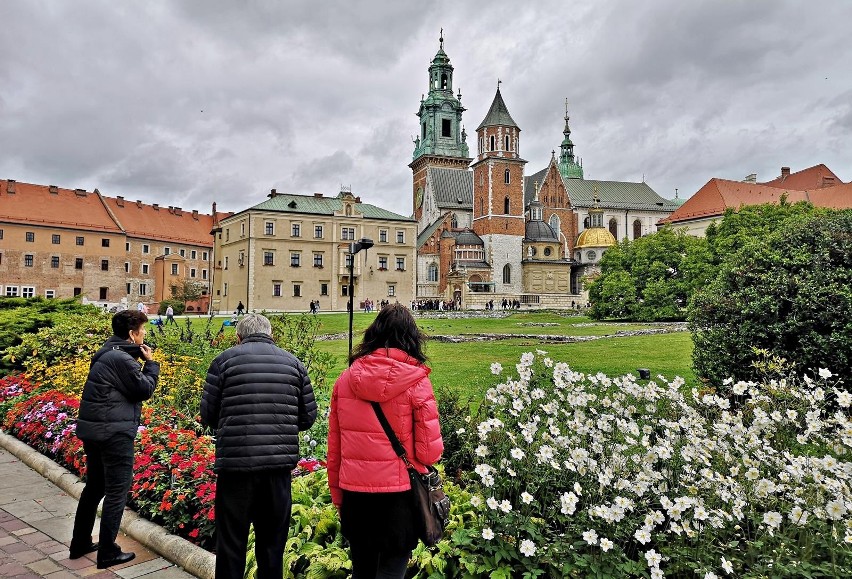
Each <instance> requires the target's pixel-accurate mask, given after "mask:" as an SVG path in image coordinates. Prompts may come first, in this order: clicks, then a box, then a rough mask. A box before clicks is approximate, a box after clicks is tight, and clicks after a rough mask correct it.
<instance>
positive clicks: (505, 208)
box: [503, 197, 509, 215]
mask: <svg viewBox="0 0 852 579" xmlns="http://www.w3.org/2000/svg"><path fill="white" fill-rule="evenodd" d="M503 214H504V215H508V214H509V198H508V197H506V198H505V199H504V200H503Z"/></svg>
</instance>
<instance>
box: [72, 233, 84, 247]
mask: <svg viewBox="0 0 852 579" xmlns="http://www.w3.org/2000/svg"><path fill="white" fill-rule="evenodd" d="M85 241H86V239H85V238H84V237H83V236H81V235H78V236H77V239H76V240H75V241H74V243H76V244H77V245H83V244H84V243H85Z"/></svg>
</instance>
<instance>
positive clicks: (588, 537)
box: [583, 529, 598, 545]
mask: <svg viewBox="0 0 852 579" xmlns="http://www.w3.org/2000/svg"><path fill="white" fill-rule="evenodd" d="M583 540H584V541H585V542H587V543H588V544H589V545H597V543H598V534H597V532H596V531H595V530H594V529H589V530H588V531H584V532H583Z"/></svg>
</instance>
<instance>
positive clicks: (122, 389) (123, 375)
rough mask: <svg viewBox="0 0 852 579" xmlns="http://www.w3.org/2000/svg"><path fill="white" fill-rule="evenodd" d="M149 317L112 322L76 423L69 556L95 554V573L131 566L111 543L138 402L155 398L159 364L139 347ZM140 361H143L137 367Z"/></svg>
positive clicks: (127, 479) (132, 314)
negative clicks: (78, 449) (77, 464)
mask: <svg viewBox="0 0 852 579" xmlns="http://www.w3.org/2000/svg"><path fill="white" fill-rule="evenodd" d="M147 321H148V316H146V315H145V314H144V313H143V312H140V311H132V310H125V311H123V312H118V313H117V314H115V315H114V316H113V317H112V332H113V336H112V337H110V338H109V339H108V340H107V341H106V342H105V343H104V345H103V346H101V348H100V350H98V351H97V352H96V353H95V355H94V356H93V357H92V363H91V365H90V367H89V375H88V377H87V378H86V383H85V385H84V386H83V396H82V398H81V399H80V411H79V415H78V418H77V431H76V432H77V437H78V438H79V439H80V440H82V441H83V450H84V451H85V453H86V487H85V488H84V489H83V492H82V494H81V495H80V502H79V503H78V505H77V514H76V515H75V517H74V530H73V532H72V535H71V550H70V554H69V557H70V558H71V559H79V558H80V557H82V556H83V555H85V554H86V553H92V552H94V551H95V550H97V552H98V555H97V565H98V569H105V568H107V567H111V566H112V565H119V564H121V563H126V562H128V561H131V560H132V559H133V558H134V557H135V556H136V555H135V554H134V553H129V552H128V553H125V552H123V551H122V550H121V547H120V546H119V545H118V544H117V543H116V542H115V539H116V537H117V536H118V528H119V525H120V524H121V516H122V514H123V512H124V505H125V503H126V502H127V493H128V491H129V490H130V483H131V481H132V480H133V454H134V453H133V441H134V439H135V438H136V432H137V430H138V428H139V418H140V414H141V412H142V402H143V401H145V400H148V399H149V398H150V397H151V396H152V395H153V394H154V388H156V386H157V379H158V377H159V375H160V365H159V364H158V363H157V362H154V361H153V359H152V352H151V348H149V347H148V346H147V345H146V344H143V340H144V339H145V332H146V329H145V323H146V322H147ZM138 358H143V359H144V360H145V362H144V363H143V365H142V367H141V368H140V367H139V362H138V361H137V360H138ZM101 499H104V505H103V509H102V513H101V526H100V535H99V536H98V542H97V543H93V542H92V530H93V528H94V526H95V516H96V515H97V510H98V503H100V502H101Z"/></svg>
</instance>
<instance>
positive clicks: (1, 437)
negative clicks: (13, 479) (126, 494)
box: [0, 430, 216, 579]
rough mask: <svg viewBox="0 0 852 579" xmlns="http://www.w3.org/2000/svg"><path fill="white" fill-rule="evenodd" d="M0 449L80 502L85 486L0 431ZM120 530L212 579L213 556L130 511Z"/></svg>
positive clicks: (173, 560)
mask: <svg viewBox="0 0 852 579" xmlns="http://www.w3.org/2000/svg"><path fill="white" fill-rule="evenodd" d="M0 446H2V447H3V448H4V449H6V450H8V451H9V452H11V453H12V454H13V455H15V456H16V457H17V458H18V459H19V460H21V462H23V463H24V464H26V465H27V466H29V467H30V468H32V469H33V470H34V471H36V472H37V473H39V474H40V475H41V476H43V477H44V478H46V479H47V480H49V481H50V482H52V483H53V484H55V485H56V486H58V487H59V488H60V489H62V490H63V491H65V492H66V493H68V494H69V495H71V496H72V497H73V498H74V499H76V500H78V501H79V500H80V493H82V492H83V487H84V486H85V485H84V483H83V482H82V481H81V480H80V478H79V477H78V476H77V475H75V474H74V473H72V472H71V471H69V470H67V469H66V468H64V467H62V466H60V465H59V464H57V463H55V462H53V461H52V460H51V459H49V458H48V457H46V456H44V455H43V454H41V453H40V452H38V451H37V450H34V449H33V448H31V447H30V446H28V445H26V444H24V443H23V442H21V441H20V440H18V439H17V438H15V437H14V436H11V435H10V434H7V433H6V432H4V431H3V430H0ZM121 530H122V531H124V532H125V533H126V534H128V535H130V536H131V537H132V538H133V539H135V540H137V541H139V542H140V543H142V544H143V545H145V546H146V547H148V548H150V549H151V550H152V551H155V552H156V553H157V554H159V555H161V556H162V557H164V558H165V559H168V560H169V561H171V562H172V563H174V564H176V565H179V566H180V567H182V568H183V569H184V570H185V571H187V572H188V573H192V574H193V575H195V576H196V577H198V578H199V579H214V578H215V575H216V556H215V555H214V554H213V553H210V552H209V551H206V550H205V549H202V548H201V547H199V546H197V545H193V544H192V543H190V542H189V541H187V540H186V539H183V538H181V537H178V536H177V535H172V534H170V533H169V532H168V531H166V530H165V529H164V528H163V527H161V526H159V525H157V524H155V523H152V522H151V521H148V520H146V519H143V518H142V517H140V516H139V515H138V514H136V513H135V512H133V511H131V510H130V509H125V510H124V516H123V517H122V519H121Z"/></svg>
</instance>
